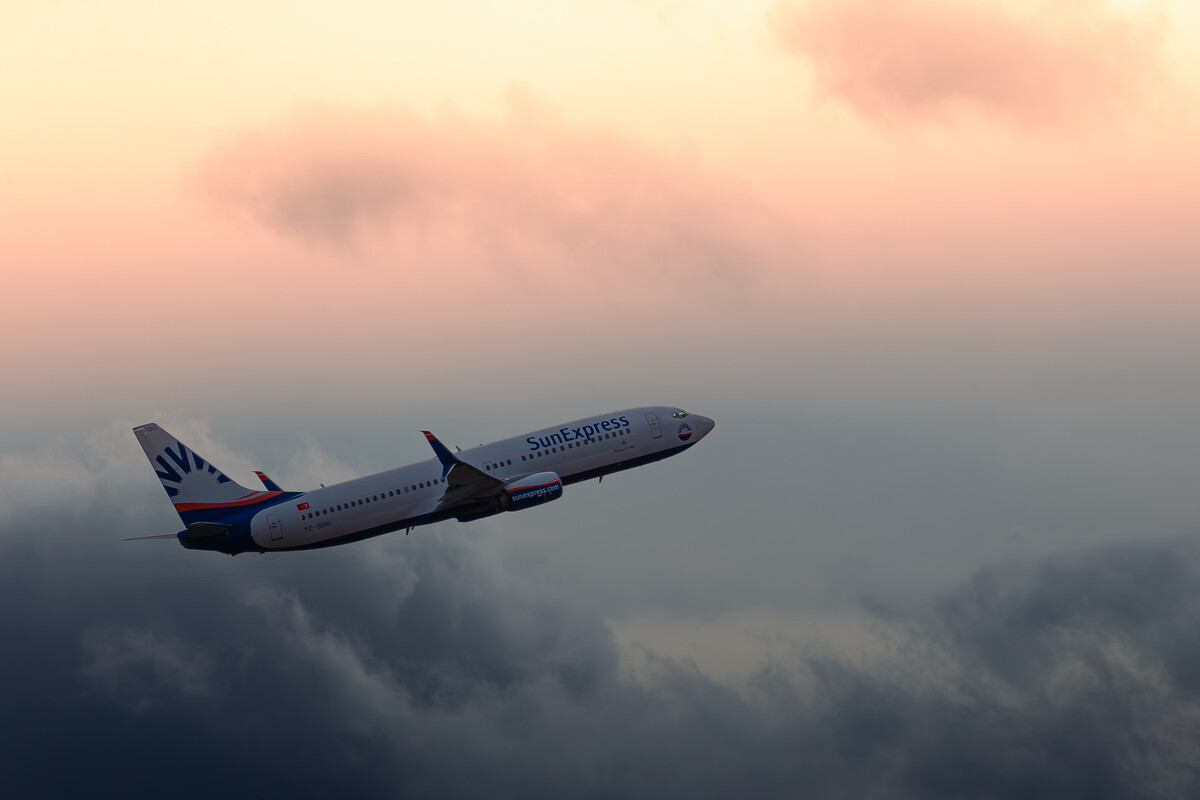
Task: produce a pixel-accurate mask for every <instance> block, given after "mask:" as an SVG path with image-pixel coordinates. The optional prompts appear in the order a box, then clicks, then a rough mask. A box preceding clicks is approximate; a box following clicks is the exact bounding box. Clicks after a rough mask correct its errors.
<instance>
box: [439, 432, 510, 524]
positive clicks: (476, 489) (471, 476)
mask: <svg viewBox="0 0 1200 800" xmlns="http://www.w3.org/2000/svg"><path fill="white" fill-rule="evenodd" d="M421 433H423V434H425V438H426V439H428V440H429V446H430V447H432V448H433V452H434V453H435V454H436V455H437V457H438V461H440V462H442V477H443V478H445V479H446V491H445V493H444V494H443V495H442V499H441V500H440V501H439V502H438V509H439V510H441V509H446V508H450V507H451V506H457V505H460V504H462V503H468V502H471V501H472V500H482V499H484V498H488V497H495V496H496V495H498V494H500V492H501V491H503V489H504V485H505V483H504V481H502V480H500V479H499V478H496V477H493V476H492V475H488V474H487V473H486V472H484V471H483V470H481V469H480V468H479V467H476V466H472V465H471V464H468V463H467V462H465V461H463V460H462V459H460V458H459V457H458V456H456V455H454V453H451V452H450V450H449V449H448V448H447V447H446V445H444V444H442V443H441V442H440V441H438V438H437V437H436V436H434V435H433V434H432V433H430V432H429V431H421Z"/></svg>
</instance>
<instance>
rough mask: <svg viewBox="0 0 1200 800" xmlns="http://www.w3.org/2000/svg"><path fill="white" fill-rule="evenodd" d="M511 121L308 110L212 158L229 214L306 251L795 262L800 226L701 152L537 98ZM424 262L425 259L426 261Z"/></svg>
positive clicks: (513, 107) (523, 262)
mask: <svg viewBox="0 0 1200 800" xmlns="http://www.w3.org/2000/svg"><path fill="white" fill-rule="evenodd" d="M509 100H510V103H509V105H510V114H509V117H508V118H507V119H506V120H503V121H496V122H481V121H473V120H468V119H464V118H461V117H458V116H454V115H450V114H446V115H442V116H438V117H424V116H421V115H418V114H414V113H410V112H406V111H403V110H399V109H395V108H375V109H361V108H347V107H322V108H310V109H307V110H305V111H303V112H300V113H297V114H294V115H292V116H290V117H288V118H285V119H281V120H278V121H276V122H274V123H272V124H269V125H266V126H264V127H262V128H259V129H256V130H252V131H249V132H247V133H244V134H243V135H241V136H240V137H238V138H237V139H234V140H231V141H229V142H228V143H226V144H225V145H223V146H221V147H219V148H217V149H216V150H214V151H213V152H212V153H210V154H209V155H208V156H207V157H206V158H205V159H204V161H203V162H202V164H201V165H200V167H199V169H198V171H197V175H198V182H197V185H198V186H199V188H200V189H201V191H202V192H203V194H204V195H205V196H206V197H208V198H209V199H210V200H212V201H213V202H215V203H216V204H217V205H218V206H219V207H220V208H222V209H225V210H232V211H233V212H235V213H237V214H240V215H242V216H244V217H246V218H249V219H250V220H252V221H254V222H255V223H257V224H261V225H265V226H267V227H269V228H270V229H272V230H274V231H276V232H277V233H279V234H281V235H283V236H286V237H289V238H291V239H293V240H296V241H298V242H301V243H303V244H304V245H306V246H313V247H317V248H324V249H329V248H332V249H335V250H344V251H348V252H353V251H355V250H357V249H360V248H363V247H377V246H380V245H381V244H382V245H383V246H385V247H391V248H395V249H397V250H403V251H404V252H407V253H410V254H419V255H420V256H421V258H423V259H429V258H435V259H436V258H437V257H438V254H439V253H441V254H446V253H449V252H450V251H452V250H456V251H457V252H458V253H459V254H460V255H461V253H462V252H463V250H464V248H466V249H468V250H470V251H471V252H472V253H474V254H476V255H478V256H479V257H480V258H482V259H484V260H486V262H487V263H488V265H490V266H491V267H493V268H506V269H514V268H515V269H516V270H524V271H535V272H545V271H550V270H565V271H570V272H573V273H575V274H582V275H596V276H603V275H605V274H613V273H622V274H628V273H646V274H655V275H661V274H667V275H671V276H675V277H682V276H690V277H691V278H693V279H694V282H696V283H699V282H708V283H711V282H713V281H716V282H717V283H719V284H721V285H728V284H730V283H740V282H741V281H742V280H743V279H745V278H747V277H752V276H754V275H756V274H758V273H759V272H761V271H762V270H764V269H768V268H771V267H782V266H785V262H787V261H788V260H790V259H792V258H794V257H795V254H796V253H797V252H798V250H799V248H798V247H797V246H795V242H794V234H793V232H792V227H791V226H790V225H789V224H788V223H787V222H786V220H784V219H783V218H782V216H781V215H780V214H779V213H777V212H776V211H775V210H773V209H771V208H770V207H768V206H767V204H765V203H764V202H762V201H760V200H759V199H758V198H757V197H756V196H755V195H754V193H753V192H752V191H750V190H749V189H748V188H747V187H745V186H743V185H741V184H739V183H737V182H736V181H733V180H730V179H726V178H724V177H722V176H720V175H717V174H714V173H713V172H711V171H710V170H708V169H706V168H705V167H704V165H703V164H701V163H699V162H698V160H697V159H696V158H694V157H690V156H687V155H685V154H682V153H677V152H667V151H661V150H655V149H653V148H648V147H644V146H640V145H637V144H635V143H633V142H630V141H628V140H625V139H623V138H621V137H619V136H617V135H614V134H610V133H607V132H603V131H595V130H586V129H582V128H578V127H571V126H569V125H567V124H564V123H562V122H560V121H559V119H558V116H557V114H556V113H555V112H554V110H553V109H547V108H546V107H545V106H544V105H543V104H542V103H541V102H540V101H539V100H538V99H537V98H536V97H534V96H532V95H531V94H529V93H528V92H523V91H517V90H514V91H513V92H511V93H510V98H509ZM424 263H428V261H425V262H424Z"/></svg>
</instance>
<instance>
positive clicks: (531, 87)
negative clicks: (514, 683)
mask: <svg viewBox="0 0 1200 800" xmlns="http://www.w3.org/2000/svg"><path fill="white" fill-rule="evenodd" d="M1053 8H1054V9H1055V11H1053V13H1051V12H1048V11H1046V10H1045V9H1044V8H1043V7H1042V5H1041V4H1038V3H1033V2H1018V1H1016V0H1014V1H1013V2H1000V1H999V0H995V1H992V0H986V1H984V2H978V3H976V4H974V5H969V6H964V5H962V4H961V3H952V2H949V0H894V2H891V3H888V4H877V3H865V2H853V1H852V2H843V3H833V2H829V0H811V1H810V2H802V0H776V1H775V2H751V3H746V2H712V3H696V4H679V3H673V2H661V3H633V2H620V1H618V0H613V2H601V1H600V0H595V2H584V1H583V0H580V1H579V2H545V1H543V0H537V1H536V2H535V1H533V0H531V1H530V2H524V3H507V4H504V5H503V6H498V5H496V4H486V3H446V4H437V5H436V7H433V6H431V7H428V8H426V7H414V8H407V7H400V6H397V4H394V3H387V2H378V3H369V2H360V3H352V4H350V5H348V6H347V5H340V6H338V7H337V8H336V9H335V8H334V7H332V6H326V5H324V4H313V6H312V7H309V8H303V9H298V8H297V7H296V6H295V4H291V3H288V4H284V3H257V4H255V5H254V10H252V11H250V12H247V11H245V10H244V9H243V7H242V5H241V4H236V5H235V4H232V3H205V4H199V3H197V4H185V5H183V6H182V7H180V6H179V5H177V4H172V5H170V6H163V5H162V4H157V3H150V2H118V3H109V4H105V5H104V6H103V8H101V7H99V6H96V5H95V4H88V3H78V2H66V3H57V4H54V5H53V6H49V7H33V8H30V9H25V8H21V9H17V10H12V9H9V10H6V11H4V12H2V14H0V27H2V28H3V30H4V33H3V34H0V36H2V37H3V38H4V42H3V47H0V96H2V97H4V98H5V104H6V111H5V123H4V125H2V126H0V176H3V180H2V181H0V218H2V219H3V221H4V235H3V236H2V237H0V263H2V264H3V265H4V268H5V275H6V278H7V279H8V280H7V281H6V291H5V293H4V299H3V300H2V301H0V320H2V321H0V326H2V327H0V330H2V332H3V334H4V336H5V338H6V340H8V341H10V342H19V343H20V346H16V347H9V348H6V350H5V355H4V356H3V359H2V360H0V366H2V367H3V368H4V369H5V371H6V372H7V373H8V374H10V375H13V374H15V375H18V376H21V377H22V378H24V379H25V380H23V381H21V382H20V383H21V385H22V386H24V387H26V388H25V389H22V390H21V391H19V392H14V391H13V390H11V389H10V390H9V394H8V396H7V397H6V398H5V403H6V405H8V406H10V407H11V408H13V409H16V410H21V411H23V412H27V413H29V414H31V415H33V416H35V417H36V416H37V415H39V414H42V413H46V409H48V408H59V407H60V406H61V405H63V403H62V402H61V401H56V402H48V401H47V400H46V397H47V396H52V397H61V396H62V395H63V394H68V395H70V396H73V397H78V396H79V393H81V392H95V391H97V389H96V388H95V387H97V386H99V387H101V388H100V389H99V390H98V391H99V393H100V394H101V395H103V394H105V392H107V391H112V392H115V393H117V394H120V393H121V392H124V391H127V390H129V391H132V390H134V389H137V390H138V391H146V390H147V385H148V384H154V385H158V382H159V380H160V379H159V377H158V376H159V375H160V374H161V373H159V372H158V370H159V369H163V370H170V371H177V370H180V369H184V370H193V369H199V370H200V371H201V372H203V373H205V374H207V375H210V376H211V377H212V378H213V379H214V380H219V382H222V383H231V382H237V381H241V380H244V379H246V378H248V377H254V376H257V375H258V374H259V370H260V369H261V368H262V364H263V358H264V353H269V354H270V357H269V359H268V360H269V361H270V362H271V363H272V364H274V365H276V367H277V368H278V369H279V373H280V374H279V377H278V378H276V379H273V381H272V383H273V385H275V386H278V387H279V388H280V389H281V390H287V388H288V387H289V386H293V387H294V386H295V385H297V384H296V382H297V381H300V382H302V377H301V376H303V375H306V374H308V373H309V370H311V369H312V365H313V364H314V363H325V364H329V363H340V364H341V368H342V369H344V370H348V371H349V372H348V374H353V375H370V374H372V373H373V371H374V370H375V369H376V366H375V362H374V361H373V359H372V357H371V355H370V354H378V355H382V354H385V353H386V355H387V359H388V363H389V364H393V365H402V366H399V367H398V369H399V370H400V371H401V372H403V373H405V374H407V375H416V376H429V375H447V374H449V375H451V376H459V378H461V380H463V382H464V384H466V385H469V383H470V381H469V380H467V378H465V377H461V376H463V375H464V374H466V375H470V374H475V375H478V374H481V373H482V374H485V375H503V374H505V373H504V368H503V367H501V366H497V363H496V362H497V356H496V355H495V353H496V350H497V349H498V350H499V352H501V353H504V352H515V351H522V348H528V347H536V348H539V349H540V350H541V351H543V352H554V353H558V354H562V353H576V352H583V353H586V354H588V355H589V358H597V357H603V354H605V353H607V352H611V350H612V348H613V343H614V342H616V343H619V344H620V346H621V348H622V349H627V348H628V347H629V346H631V345H634V344H636V343H644V342H646V341H660V340H666V341H690V342H695V343H696V345H697V347H700V348H702V349H703V350H704V352H706V353H710V354H713V355H714V356H715V357H717V358H719V359H723V360H724V361H726V362H728V364H729V369H731V370H732V371H733V372H734V373H737V374H739V375H742V376H744V377H746V378H747V379H754V378H753V376H754V375H755V374H756V373H755V370H757V369H763V370H769V369H770V364H776V363H778V361H779V359H781V358H782V359H785V360H788V359H794V360H795V362H796V363H803V361H804V359H805V358H808V357H812V358H829V357H830V355H829V353H831V352H833V353H837V354H838V357H848V356H849V355H853V354H855V353H860V352H861V351H862V350H864V349H865V350H870V349H871V348H872V346H873V342H874V341H876V340H877V338H878V337H883V338H885V339H887V340H890V341H895V337H896V336H897V335H902V336H904V337H909V338H910V339H911V341H912V342H913V343H914V344H913V346H914V347H915V346H918V345H917V344H916V343H921V342H925V343H927V342H930V341H945V340H947V339H953V340H954V341H956V342H971V341H985V340H986V341H990V342H992V343H993V346H995V343H996V342H997V341H998V342H1000V345H998V346H1001V347H1012V348H1015V349H1016V350H1017V352H1018V353H1022V352H1026V350H1038V349H1042V348H1044V347H1047V346H1048V347H1051V348H1053V347H1054V346H1056V345H1055V343H1056V342H1059V343H1061V342H1068V343H1069V342H1074V341H1075V340H1076V339H1077V338H1079V337H1081V336H1085V337H1086V336H1087V335H1088V333H1087V332H1089V331H1093V330H1094V331H1100V332H1103V331H1111V329H1112V327H1113V326H1114V325H1117V326H1122V325H1123V326H1126V327H1129V328H1131V329H1136V331H1137V332H1138V333H1137V336H1140V337H1143V339H1144V340H1145V341H1147V342H1154V341H1158V340H1159V339H1161V338H1163V337H1167V338H1171V337H1177V336H1183V337H1185V338H1187V339H1189V340H1194V337H1195V336H1196V334H1197V331H1196V328H1195V324H1194V323H1193V322H1192V321H1191V318H1192V317H1193V316H1194V315H1192V314H1191V309H1192V305H1191V304H1190V302H1189V298H1191V297H1194V296H1195V289H1196V288H1197V286H1196V283H1197V280H1196V278H1194V277H1193V275H1194V274H1195V269H1194V267H1195V258H1196V255H1197V253H1200V235H1198V234H1196V233H1195V230H1194V228H1195V225H1194V211H1193V210H1194V209H1195V208H1197V207H1200V157H1197V155H1196V148H1195V146H1194V142H1195V141H1196V140H1197V138H1196V133H1197V124H1196V98H1195V97H1194V88H1193V87H1194V86H1195V85H1196V77H1197V76H1198V75H1200V64H1198V62H1197V57H1196V56H1195V53H1196V52H1200V50H1198V48H1197V46H1196V45H1197V44H1200V42H1198V40H1197V39H1198V33H1200V12H1197V11H1196V10H1195V9H1194V8H1193V6H1191V5H1187V4H1183V3H1152V2H1144V3H1140V2H1134V1H1133V0H1129V1H1127V2H1121V3H1115V2H1104V0H1071V1H1070V2H1063V3H1058V4H1056V5H1054V6H1053ZM1039 9H1041V10H1039ZM1121 312H1123V313H1121ZM448 319H452V320H453V324H451V325H447V324H446V321H447V320H448ZM901 332H902V333H901ZM1081 332H1082V333H1081ZM1145 337H1149V338H1145ZM1156 337H1157V338H1156ZM480 343H483V344H484V345H485V348H486V351H485V352H483V353H481V351H480V349H479V345H480ZM1064 346H1065V345H1064ZM1146 346H1147V347H1149V346H1150V345H1149V344H1147V345H1146ZM764 353H766V354H769V357H768V356H767V355H764ZM499 360H500V361H503V358H500V359H499ZM147 363H150V364H153V365H156V366H155V370H152V371H151V372H149V373H148V372H146V370H145V367H144V365H145V364H147ZM601 363H603V362H601ZM645 369H646V372H645V374H642V375H641V376H640V377H639V378H638V380H642V381H644V380H645V379H646V377H647V375H653V367H652V366H647V367H646V368H645ZM676 369H679V368H678V367H676ZM684 371H685V372H686V370H684ZM696 380H697V381H699V380H700V378H699V377H698V376H697V377H696ZM169 398H170V390H167V389H163V390H162V394H161V395H156V396H155V398H154V400H153V401H152V402H160V403H161V402H169ZM127 401H128V398H127V397H126V399H125V400H124V401H123V402H126V403H127ZM66 405H67V407H69V404H66Z"/></svg>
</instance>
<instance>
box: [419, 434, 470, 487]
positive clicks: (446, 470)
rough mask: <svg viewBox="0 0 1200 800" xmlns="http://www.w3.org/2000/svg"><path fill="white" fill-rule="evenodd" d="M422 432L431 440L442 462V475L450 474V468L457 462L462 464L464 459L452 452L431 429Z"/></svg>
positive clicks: (431, 444) (435, 452)
mask: <svg viewBox="0 0 1200 800" xmlns="http://www.w3.org/2000/svg"><path fill="white" fill-rule="evenodd" d="M421 433H423V434H425V438H426V439H428V440H429V446H430V447H432V448H433V452H434V454H435V455H436V456H437V458H438V461H440V462H442V477H443V478H445V477H446V476H447V475H449V474H450V468H451V467H453V466H454V465H455V464H461V463H462V461H460V460H459V458H458V457H457V456H456V455H454V453H451V452H450V451H449V450H448V449H447V448H446V445H444V444H442V443H441V442H439V441H438V438H437V437H436V436H434V435H433V434H432V433H430V432H429V431H421Z"/></svg>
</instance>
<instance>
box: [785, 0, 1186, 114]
mask: <svg viewBox="0 0 1200 800" xmlns="http://www.w3.org/2000/svg"><path fill="white" fill-rule="evenodd" d="M770 19H771V24H772V27H773V29H774V32H775V34H776V36H777V38H778V41H779V42H780V44H781V45H782V46H783V47H784V49H785V50H787V51H788V52H790V53H792V54H793V55H795V56H797V57H800V58H803V59H805V60H806V61H808V62H809V63H810V64H811V65H812V67H813V70H814V73H815V77H816V84H817V89H818V91H819V92H820V93H821V94H822V95H825V96H827V97H833V98H836V99H838V100H840V101H842V102H844V103H846V104H848V105H850V106H851V107H853V108H854V109H856V110H857V111H859V112H860V113H862V114H865V115H867V116H870V117H875V118H880V119H885V120H901V121H907V120H913V119H934V120H942V119H946V118H948V117H950V116H952V115H954V114H956V113H959V112H966V113H968V114H979V115H983V116H987V117H994V118H999V119H1002V120H1006V121H1010V122H1015V123H1022V124H1024V123H1035V124H1046V123H1059V122H1066V121H1072V120H1076V119H1079V118H1091V117H1094V116H1096V115H1101V116H1109V115H1111V114H1112V113H1114V112H1117V111H1121V110H1124V109H1127V108H1129V107H1130V106H1131V105H1132V104H1135V103H1137V102H1139V101H1140V100H1141V99H1143V95H1144V93H1145V92H1146V90H1147V86H1148V84H1150V83H1152V82H1154V81H1156V80H1157V78H1158V65H1157V61H1158V56H1159V47H1160V45H1161V42H1162V38H1163V30H1164V28H1163V15H1162V13H1161V11H1158V10H1155V9H1147V10H1145V11H1143V12H1141V13H1139V14H1130V13H1122V12H1119V11H1118V10H1116V9H1114V8H1113V7H1112V6H1111V5H1110V4H1109V3H1107V2H1105V0H1067V2H1057V3H1041V2H1025V1H1024V0H1022V1H1021V2H1015V3H1014V2H1000V0H983V1H982V2H971V3H961V2H953V0H888V2H882V3H881V2H871V1H870V0H807V1H806V2H795V0H780V2H779V3H777V4H776V5H775V6H774V8H773V9H772V12H771V16H770Z"/></svg>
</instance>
